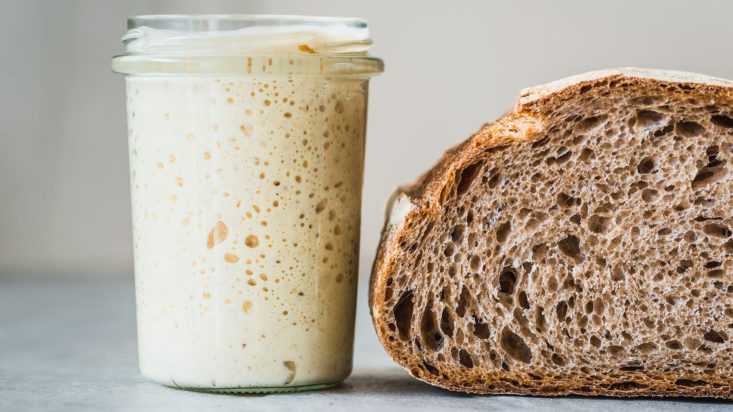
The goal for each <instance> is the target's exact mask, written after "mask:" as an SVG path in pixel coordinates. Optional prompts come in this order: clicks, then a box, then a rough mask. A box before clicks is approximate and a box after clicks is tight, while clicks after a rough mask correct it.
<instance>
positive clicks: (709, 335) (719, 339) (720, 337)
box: [702, 330, 728, 343]
mask: <svg viewBox="0 0 733 412" xmlns="http://www.w3.org/2000/svg"><path fill="white" fill-rule="evenodd" d="M702 337H703V338H705V340H706V341H710V342H715V343H723V342H725V341H726V340H728V337H727V336H726V335H725V333H723V332H716V331H714V330H711V331H708V332H705V334H704V335H702Z"/></svg>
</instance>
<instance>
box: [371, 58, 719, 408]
mask: <svg viewBox="0 0 733 412" xmlns="http://www.w3.org/2000/svg"><path fill="white" fill-rule="evenodd" d="M731 170H733V82H731V81H727V80H721V79H714V78H710V77H706V76H701V75H695V74H689V73H679V72H667V71H653V70H641V69H620V70H604V71H599V72H592V73H588V74H585V75H581V76H576V77H572V78H568V79H565V80H561V81H558V82H555V83H550V84H548V85H545V86H540V87H535V88H530V89H526V90H523V91H522V92H521V93H520V96H519V101H518V103H517V104H516V106H515V108H514V110H513V111H512V112H510V113H509V114H507V115H506V116H504V117H502V118H501V119H499V120H498V121H496V122H495V123H491V124H488V125H486V126H484V127H483V128H482V129H481V130H480V131H479V132H478V133H476V134H475V135H474V136H472V137H471V138H469V139H468V140H467V141H465V142H463V143H462V144H460V145H458V146H457V147H454V148H452V149H450V150H449V151H448V152H447V153H446V154H445V156H444V157H443V158H442V159H441V160H440V161H439V162H438V163H437V164H436V165H435V166H434V167H433V168H432V169H431V170H430V171H428V172H427V173H426V174H425V175H423V176H422V177H421V178H420V179H419V180H418V181H417V182H416V183H415V184H413V185H411V186H408V187H405V188H402V189H401V190H399V191H398V192H397V193H396V195H395V196H394V197H393V199H391V201H390V207H389V210H388V219H387V222H386V226H385V228H384V231H383V234H382V240H381V244H380V247H379V250H378V253H377V257H376V261H375V263H374V269H373V273H372V278H371V283H370V293H369V304H370V308H371V314H372V318H373V321H374V326H375V328H376V331H377V335H378V336H379V340H380V341H381V343H382V344H383V345H384V347H385V349H386V351H387V353H388V354H389V355H390V356H391V357H392V358H393V359H394V360H395V361H396V362H397V363H399V364H400V365H402V366H403V367H405V368H406V369H407V370H408V371H409V372H410V373H411V374H412V375H413V376H415V377H417V378H419V379H421V380H424V381H426V382H428V383H431V384H434V385H438V386H441V387H444V388H447V389H451V390H458V391H467V392H477V393H518V394H539V395H561V394H569V393H575V394H591V395H612V396H649V395H652V396H658V395H671V396H704V397H725V398H731V397H733V237H731V233H732V229H733V174H731Z"/></svg>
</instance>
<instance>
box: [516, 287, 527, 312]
mask: <svg viewBox="0 0 733 412" xmlns="http://www.w3.org/2000/svg"><path fill="white" fill-rule="evenodd" d="M517 298H518V300H519V306H520V307H521V308H523V309H529V300H528V299H527V293H525V292H524V291H521V292H519V295H518V296H517Z"/></svg>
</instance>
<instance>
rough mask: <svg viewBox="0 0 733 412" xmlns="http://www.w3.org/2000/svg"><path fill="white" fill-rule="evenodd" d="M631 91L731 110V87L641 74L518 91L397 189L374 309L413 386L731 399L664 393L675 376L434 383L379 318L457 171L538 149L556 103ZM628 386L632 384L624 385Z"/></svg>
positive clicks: (686, 391) (373, 288) (616, 72)
mask: <svg viewBox="0 0 733 412" xmlns="http://www.w3.org/2000/svg"><path fill="white" fill-rule="evenodd" d="M614 82H617V83H618V84H628V85H629V86H633V87H640V88H646V87H658V86H659V85H660V84H666V85H669V88H670V92H669V93H670V95H671V94H674V93H678V90H680V89H681V90H687V91H689V90H693V91H695V92H696V93H702V94H705V95H708V96H711V97H712V98H714V99H716V100H720V101H721V102H728V103H727V104H730V102H733V81H730V80H724V79H718V78H713V77H709V76H705V75H700V74H694V73H684V72H674V71H662V70H647V69H638V68H621V69H607V70H599V71H594V72H589V73H585V74H582V75H578V76H572V77H568V78H565V79H562V80H558V81H555V82H552V83H548V84H545V85H541V86H535V87H530V88H526V89H523V90H521V91H520V93H519V97H518V100H517V102H516V104H515V106H514V107H513V109H512V110H511V111H510V112H509V113H507V114H506V115H504V116H503V117H501V118H500V119H498V120H497V121H496V122H494V123H490V124H486V125H484V126H482V127H481V129H480V130H479V131H478V132H477V133H476V134H474V135H473V136H471V137H470V138H468V139H467V140H465V141H464V142H462V143H460V144H458V145H457V146H454V147H452V148H450V149H449V150H447V151H446V152H445V154H444V155H443V156H442V157H441V158H440V159H439V160H438V162H437V163H436V164H435V165H434V166H433V167H432V168H431V169H430V170H428V171H427V172H426V173H424V174H423V175H422V176H420V177H419V178H418V179H417V181H416V182H415V183H413V184H411V185H406V186H402V187H399V188H398V189H397V190H396V191H395V193H394V194H393V195H392V196H391V197H390V200H389V202H388V206H387V216H386V221H385V225H384V228H383V230H382V233H381V241H380V245H379V247H378V249H377V254H376V257H375V260H374V264H373V267H372V274H371V278H370V282H369V299H368V300H369V307H370V313H371V316H372V320H373V322H374V326H375V330H376V332H377V336H378V338H379V340H380V342H381V343H382V345H383V346H384V348H385V349H386V351H387V353H388V355H389V356H390V357H391V358H392V359H393V360H394V361H395V362H397V363H398V364H400V365H401V366H403V367H405V368H406V369H408V372H409V373H410V374H411V375H413V376H415V377H416V378H418V379H420V380H423V381H425V382H427V383H430V384H432V385H436V386H439V387H442V388H445V389H449V390H453V391H463V392H472V393H482V394H489V393H491V394H525V395H541V396H557V395H567V394H581V395H601V396H624V397H631V396H633V397H638V396H690V397H719V398H733V386H731V384H730V382H720V384H719V385H712V386H710V385H708V386H699V385H696V383H695V382H690V385H689V386H686V387H684V388H680V386H679V385H672V384H668V385H665V384H663V383H660V382H674V381H675V380H676V379H678V378H679V376H678V375H675V374H673V373H669V374H655V375H652V374H647V375H646V376H645V378H646V379H648V382H645V383H648V384H649V385H648V386H647V387H637V386H635V385H633V383H634V382H640V381H639V375H638V374H635V375H633V379H632V376H631V375H629V378H630V381H632V382H631V384H629V385H626V386H624V385H620V384H618V382H619V381H618V379H610V378H609V379H601V380H594V381H587V380H582V379H580V380H573V381H567V380H563V381H561V382H549V384H548V382H546V381H545V382H543V383H539V384H538V382H536V381H529V380H524V381H523V378H522V377H521V376H520V375H516V374H514V372H506V373H505V375H506V377H507V378H511V379H514V380H515V382H516V381H518V382H519V384H520V385H519V386H515V385H512V384H509V383H507V382H506V380H505V379H501V378H490V379H486V378H482V377H481V376H478V373H477V374H476V376H475V379H473V381H471V382H466V381H461V382H456V380H451V379H450V377H449V378H448V379H440V378H438V377H436V376H433V375H424V374H421V375H420V376H416V373H415V372H413V371H412V370H410V368H409V360H408V359H407V358H406V356H407V355H406V354H404V353H400V352H399V350H397V349H395V346H393V345H391V344H390V343H389V342H387V341H386V336H385V333H384V330H385V327H386V325H385V324H384V322H383V321H382V319H380V314H381V313H384V312H386V311H388V310H389V308H386V307H385V305H384V303H385V302H384V301H383V300H381V299H380V298H379V297H380V296H384V291H385V288H386V286H387V285H386V280H387V278H388V277H389V275H390V274H391V273H392V272H393V266H394V264H395V261H394V259H395V257H396V254H397V252H398V249H399V239H400V238H401V237H402V235H403V234H404V233H405V232H406V231H407V230H409V229H408V226H410V224H411V223H414V222H417V221H422V220H426V219H430V218H431V217H433V216H435V215H436V214H439V213H441V210H442V204H443V202H444V201H445V200H446V199H445V193H446V192H447V190H445V189H446V188H449V187H451V185H452V184H453V182H454V181H455V174H456V172H457V171H460V170H463V169H464V168H465V167H466V166H467V165H471V164H472V163H473V162H475V161H477V160H478V158H479V157H480V156H481V154H482V153H485V151H486V150H489V149H492V148H495V147H499V146H504V145H509V144H512V143H513V142H518V141H533V140H537V139H538V138H540V137H541V136H542V133H543V131H544V130H543V123H544V120H543V113H546V112H548V111H549V110H550V109H551V108H552V107H553V106H554V105H555V104H557V102H559V101H564V100H567V99H571V98H573V97H575V96H578V95H580V94H583V93H585V92H587V91H588V90H591V89H592V88H593V87H595V86H596V85H600V84H605V83H607V84H611V85H613V84H614ZM627 383H628V382H627Z"/></svg>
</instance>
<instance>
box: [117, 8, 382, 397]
mask: <svg viewBox="0 0 733 412" xmlns="http://www.w3.org/2000/svg"><path fill="white" fill-rule="evenodd" d="M128 28H129V31H128V33H127V34H126V35H125V36H124V37H123V42H124V43H125V44H126V46H127V52H126V53H125V54H124V55H120V56H116V57H114V58H113V59H112V69H113V70H114V71H115V72H117V73H122V74H124V75H125V80H126V87H127V112H128V116H127V120H128V133H129V156H130V186H131V192H132V216H133V237H134V261H135V289H136V298H137V322H138V339H139V357H140V369H141V371H142V373H143V375H145V376H146V377H148V378H150V379H152V380H153V381H155V382H158V383H161V384H164V385H170V386H176V387H180V388H186V389H195V390H204V391H227V392H270V391H289V390H303V389H316V388H322V387H327V386H330V385H333V384H336V383H338V382H340V381H342V380H343V379H345V378H346V377H347V376H348V375H349V373H350V372H351V365H352V351H353V336H354V311H355V302H356V287H357V269H358V256H359V225H360V212H361V189H362V179H363V167H364V136H365V125H366V107H367V95H368V93H367V86H368V80H369V77H370V76H372V75H376V74H379V73H381V72H382V69H383V64H382V61H381V60H379V59H377V58H374V57H370V56H368V55H367V54H366V53H367V49H368V48H369V46H370V45H371V41H370V39H369V33H368V28H367V23H366V22H365V21H364V20H359V19H349V18H311V17H296V16H249V15H202V16H140V17H132V18H130V19H129V20H128Z"/></svg>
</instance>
